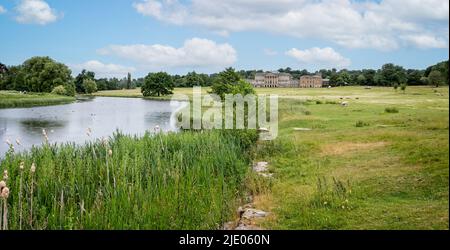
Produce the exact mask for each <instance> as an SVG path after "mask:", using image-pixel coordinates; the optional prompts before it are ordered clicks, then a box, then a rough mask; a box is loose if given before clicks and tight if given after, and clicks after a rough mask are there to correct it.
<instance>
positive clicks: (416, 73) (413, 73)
mask: <svg viewBox="0 0 450 250" xmlns="http://www.w3.org/2000/svg"><path fill="white" fill-rule="evenodd" d="M422 77H423V71H422V70H415V69H408V70H407V83H408V85H421V84H422V82H421V81H420V79H421V78H422Z"/></svg>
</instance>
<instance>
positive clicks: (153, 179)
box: [0, 131, 257, 229]
mask: <svg viewBox="0 0 450 250" xmlns="http://www.w3.org/2000/svg"><path fill="white" fill-rule="evenodd" d="M256 139H257V134H256V132H253V131H249V132H245V133H244V132H239V133H238V132H235V131H210V132H202V133H197V132H182V133H179V134H174V133H169V134H160V133H158V134H156V135H155V134H150V133H147V134H145V135H144V136H143V137H136V136H126V135H123V134H120V133H116V134H115V135H114V136H113V137H112V138H110V140H109V141H107V142H105V141H102V140H98V141H95V142H91V143H87V144H85V145H82V146H77V145H74V144H65V145H60V146H57V145H54V144H44V145H43V146H42V147H34V148H33V149H31V151H29V152H26V153H20V154H17V153H12V154H7V155H6V157H5V158H4V159H3V160H2V161H1V163H0V167H1V169H7V170H8V171H9V172H10V177H9V179H10V180H12V182H11V187H12V188H11V190H12V192H11V194H10V197H12V199H9V202H10V204H9V206H10V208H11V209H10V210H11V211H13V212H12V213H11V214H10V215H9V216H10V217H9V222H10V223H9V228H10V229H61V228H62V229H216V228H220V227H221V225H222V224H223V222H224V221H226V220H228V219H229V217H230V216H232V215H233V214H234V213H233V211H234V210H235V209H234V208H235V206H236V203H237V200H238V198H239V195H240V194H241V193H242V191H243V188H244V185H243V182H244V179H245V178H246V176H247V173H248V171H249V165H250V157H249V153H248V152H249V151H248V150H249V149H250V145H251V144H252V143H253V142H254V141H255V140H256ZM22 161H23V162H24V164H25V166H26V165H28V166H30V165H29V164H32V168H31V169H30V171H23V173H22V172H21V171H20V169H18V168H17V167H14V166H18V165H20V162H22ZM36 166H37V167H38V168H36ZM21 176H22V177H21ZM22 178H23V184H21V181H20V180H21V179H22ZM21 185H23V191H24V192H25V193H26V194H28V195H27V196H28V197H29V199H22V198H21V196H22V193H21ZM22 200H23V201H24V202H23V203H22ZM22 210H24V211H29V213H30V215H29V216H30V220H29V222H30V223H28V224H26V223H25V224H22V223H21V219H20V218H21V216H22V215H21V211H22Z"/></svg>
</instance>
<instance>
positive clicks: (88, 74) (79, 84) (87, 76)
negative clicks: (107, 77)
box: [75, 69, 95, 93]
mask: <svg viewBox="0 0 450 250" xmlns="http://www.w3.org/2000/svg"><path fill="white" fill-rule="evenodd" d="M85 80H95V73H94V72H92V71H86V70H85V69H83V70H82V71H81V73H80V74H78V76H77V77H76V78H75V89H76V91H77V93H86V90H85V89H84V81H85Z"/></svg>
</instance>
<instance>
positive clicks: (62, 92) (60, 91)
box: [52, 85, 67, 95]
mask: <svg viewBox="0 0 450 250" xmlns="http://www.w3.org/2000/svg"><path fill="white" fill-rule="evenodd" d="M66 93H67V91H66V88H65V87H64V86H63V85H59V86H56V87H54V88H53V90H52V94H54V95H66Z"/></svg>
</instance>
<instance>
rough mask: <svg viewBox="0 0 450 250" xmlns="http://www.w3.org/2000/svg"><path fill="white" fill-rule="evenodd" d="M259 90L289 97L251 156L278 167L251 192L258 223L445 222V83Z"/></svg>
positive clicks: (429, 225) (356, 225)
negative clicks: (262, 188) (264, 185)
mask: <svg viewBox="0 0 450 250" xmlns="http://www.w3.org/2000/svg"><path fill="white" fill-rule="evenodd" d="M259 92H260V93H280V94H281V95H283V96H285V97H286V98H285V99H282V100H281V102H280V107H279V109H280V110H279V112H280V124H279V125H280V136H279V137H278V138H277V139H276V140H275V141H272V142H267V143H264V146H263V147H260V149H259V151H258V155H257V159H259V160H265V161H269V162H270V163H271V170H272V171H273V172H274V173H275V180H274V184H273V187H272V190H271V192H269V193H267V194H265V195H261V196H259V197H258V199H257V203H258V206H259V207H260V208H262V209H265V210H267V211H272V212H273V213H272V216H271V217H270V218H269V219H266V220H264V221H261V222H260V223H261V224H262V225H263V226H264V227H266V228H271V229H448V222H449V221H448V213H449V210H448V209H449V203H448V187H449V162H448V158H449V127H448V125H449V120H448V119H449V114H448V111H449V110H448V109H449V96H448V88H439V89H433V88H429V87H410V88H408V89H407V90H406V92H405V93H404V92H402V91H395V90H394V89H392V88H374V89H364V88H363V87H351V88H337V89H310V90H292V89H281V90H272V89H262V90H259ZM296 93H297V94H298V95H297V96H296V97H294V96H295V94H296ZM340 102H348V106H347V107H344V106H342V105H340V104H339V103H340ZM392 109H394V110H397V112H389V110H392ZM295 128H308V129H312V130H311V131H297V130H295Z"/></svg>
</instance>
